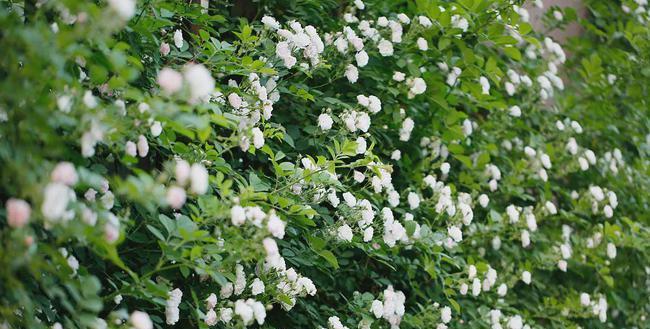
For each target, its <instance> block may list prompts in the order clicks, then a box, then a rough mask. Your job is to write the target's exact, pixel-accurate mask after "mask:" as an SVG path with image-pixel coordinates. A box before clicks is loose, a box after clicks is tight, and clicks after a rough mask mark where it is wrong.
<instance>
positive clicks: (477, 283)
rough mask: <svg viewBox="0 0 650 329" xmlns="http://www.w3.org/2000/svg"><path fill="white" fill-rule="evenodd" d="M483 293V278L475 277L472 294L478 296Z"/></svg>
mask: <svg viewBox="0 0 650 329" xmlns="http://www.w3.org/2000/svg"><path fill="white" fill-rule="evenodd" d="M480 293H481V280H479V279H478V278H474V280H473V281H472V295H473V296H478V295H479V294H480Z"/></svg>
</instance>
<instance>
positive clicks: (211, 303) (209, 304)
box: [205, 293, 217, 310]
mask: <svg viewBox="0 0 650 329" xmlns="http://www.w3.org/2000/svg"><path fill="white" fill-rule="evenodd" d="M215 306H217V295H215V294H214V293H212V294H210V296H208V298H206V299H205V307H206V308H207V309H210V310H211V309H213V308H214V307H215Z"/></svg>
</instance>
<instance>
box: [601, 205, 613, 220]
mask: <svg viewBox="0 0 650 329" xmlns="http://www.w3.org/2000/svg"><path fill="white" fill-rule="evenodd" d="M603 214H604V215H605V217H607V218H612V216H614V210H613V209H612V207H611V206H610V205H605V207H604V208H603Z"/></svg>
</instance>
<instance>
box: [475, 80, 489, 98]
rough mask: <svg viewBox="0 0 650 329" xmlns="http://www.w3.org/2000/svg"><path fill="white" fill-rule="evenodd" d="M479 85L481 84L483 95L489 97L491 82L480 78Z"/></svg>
mask: <svg viewBox="0 0 650 329" xmlns="http://www.w3.org/2000/svg"><path fill="white" fill-rule="evenodd" d="M478 82H479V84H481V90H482V93H483V95H489V94H490V81H488V79H487V78H486V77H483V76H482V77H480V78H479V79H478Z"/></svg>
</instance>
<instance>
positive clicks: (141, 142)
mask: <svg viewBox="0 0 650 329" xmlns="http://www.w3.org/2000/svg"><path fill="white" fill-rule="evenodd" d="M137 148H138V155H139V156H140V157H141V158H144V157H146V156H147V154H148V153H149V143H148V142H147V138H146V137H144V136H143V135H140V136H138V144H137Z"/></svg>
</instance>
